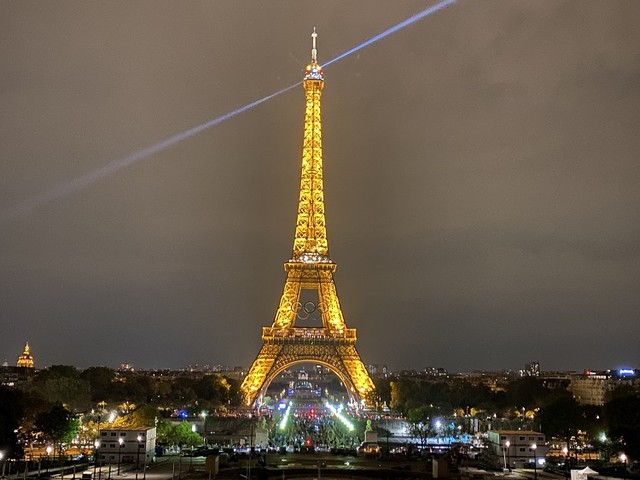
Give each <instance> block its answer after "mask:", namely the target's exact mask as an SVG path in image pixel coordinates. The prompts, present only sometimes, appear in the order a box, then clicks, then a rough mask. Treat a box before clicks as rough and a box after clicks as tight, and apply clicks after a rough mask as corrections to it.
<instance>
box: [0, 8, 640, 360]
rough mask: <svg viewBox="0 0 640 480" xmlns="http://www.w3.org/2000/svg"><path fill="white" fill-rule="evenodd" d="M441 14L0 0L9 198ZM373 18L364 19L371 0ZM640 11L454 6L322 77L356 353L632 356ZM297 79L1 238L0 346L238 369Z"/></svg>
mask: <svg viewBox="0 0 640 480" xmlns="http://www.w3.org/2000/svg"><path fill="white" fill-rule="evenodd" d="M436 3H437V2H430V3H429V4H428V5H424V4H416V3H414V2H400V3H397V4H394V5H393V6H389V5H387V3H385V2H368V3H366V4H365V3H364V2H353V3H349V4H348V5H343V4H341V3H339V2H334V3H328V4H324V5H322V6H316V5H315V4H313V3H299V2H292V3H289V2H283V3H281V4H277V5H270V6H269V7H268V8H267V7H265V6H264V5H262V4H260V3H259V2H249V3H247V4H245V5H246V6H248V7H250V8H239V7H237V6H235V5H232V4H224V3H217V2H210V3H193V4H189V5H178V4H175V5H174V4H166V5H162V6H161V7H156V4H155V3H151V2H142V1H136V2H132V3H128V4H126V5H125V4H113V3H107V2H99V3H94V4H85V3H82V2H65V3H64V4H59V5H55V6H42V5H38V4H35V3H13V4H11V3H10V4H5V5H3V7H2V9H3V10H4V11H5V14H3V15H2V20H1V22H2V24H1V25H2V31H3V33H4V36H5V41H4V42H0V58H2V60H3V64H4V65H6V66H7V68H6V70H7V71H6V73H5V75H4V76H3V78H2V79H0V86H1V88H0V98H2V100H3V105H4V108H3V113H2V114H0V122H1V123H0V132H2V133H0V136H2V141H1V142H0V158H2V159H3V161H2V162H1V167H0V168H1V169H2V170H1V175H0V210H1V211H2V212H5V211H8V210H10V209H12V208H13V207H14V206H15V205H19V204H21V202H25V201H28V200H29V199H30V198H33V197H35V196H37V195H39V194H40V193H41V192H43V191H47V190H49V189H51V188H56V187H58V186H64V185H67V184H68V183H69V182H71V181H72V180H73V179H76V178H78V177H80V176H82V175H86V174H87V173H89V172H92V171H97V170H99V169H101V168H103V167H104V166H105V165H107V164H109V162H111V161H113V160H114V159H117V158H124V157H125V156H127V155H130V154H131V153H132V152H136V151H139V150H140V149H143V148H145V147H148V146H150V145H154V144H156V142H158V141H160V140H162V139H164V138H168V137H170V136H172V135H176V134H177V133H179V132H182V131H186V130H187V129H190V128H193V127H195V126H197V125H199V124H202V122H206V121H207V120H209V119H211V118H215V117H218V116H221V115H225V114H226V113H228V112H232V111H234V110H236V109H238V108H240V107H242V106H243V105H247V104H249V103H250V102H254V101H255V100H257V99H260V98H264V97H266V96H268V95H271V94H273V93H275V92H279V91H280V90H282V89H286V88H287V87H289V86H290V85H293V84H295V83H296V82H299V81H300V80H301V78H302V69H303V67H304V65H305V64H306V63H307V62H308V58H309V47H310V37H309V35H310V33H311V31H312V29H313V27H314V26H315V27H316V28H317V31H318V34H319V40H318V60H319V63H320V64H323V62H326V61H328V60H330V59H332V58H336V57H337V56H339V55H340V54H341V53H342V52H346V51H348V50H349V49H350V48H353V47H354V46H356V45H359V44H361V43H362V42H363V41H366V40H367V39H369V38H372V37H373V36H374V35H376V34H379V33H380V32H382V31H384V30H385V29H387V28H389V27H391V26H393V25H396V24H398V23H399V22H402V21H403V20H405V19H407V18H410V17H411V16H412V15H415V14H416V13H418V12H420V11H421V9H424V8H427V7H428V6H429V5H435V4H436ZM365 5H366V6H367V8H365ZM639 17H640V6H638V5H635V4H633V3H631V2H621V3H617V4H616V5H615V8H614V7H613V6H611V4H602V3H600V2H595V1H588V2H582V3H580V4H579V5H577V4H575V3H572V2H551V1H549V2H536V3H534V4H512V3H510V2H506V1H495V2H490V3H486V4H479V3H474V2H466V1H464V0H460V1H458V2H454V3H452V4H451V5H449V6H448V7H447V8H445V9H443V10H441V11H438V12H436V13H434V14H433V15H430V16H428V17H426V18H423V19H421V20H419V21H417V22H415V23H413V24H411V25H408V26H406V27H405V28H403V29H401V30H399V31H397V32H395V33H393V34H392V35H389V36H388V37H386V38H384V39H381V40H379V41H377V42H375V43H372V44H370V45H368V46H367V47H366V48H363V49H362V50H361V51H359V52H357V53H355V54H353V55H351V56H348V57H345V58H343V59H342V60H340V61H337V62H335V63H334V64H331V65H329V66H327V68H326V69H325V80H326V87H325V91H324V93H323V149H324V168H325V194H326V208H327V213H326V216H327V232H328V238H329V244H330V247H331V257H332V259H333V260H334V261H336V263H337V264H338V266H339V268H338V270H337V272H336V277H335V278H336V285H337V289H338V291H339V294H340V299H341V304H342V308H343V311H344V314H345V320H346V321H347V323H348V324H349V325H350V326H353V327H354V328H357V330H358V350H359V352H360V354H361V356H362V360H363V361H364V363H365V364H387V365H389V366H390V368H393V369H394V370H399V369H402V368H411V367H412V366H414V367H415V368H422V367H424V366H427V365H433V366H442V367H444V368H446V369H447V370H451V371H467V370H472V369H478V370H496V369H502V368H506V369H519V368H521V367H522V366H523V365H524V364H525V363H528V362H531V361H533V360H536V361H539V362H540V363H541V366H542V368H543V369H544V370H581V369H585V368H593V369H606V368H612V369H615V368H618V367H630V368H638V366H640V362H639V359H638V349H637V346H636V340H635V339H636V338H637V337H638V334H640V322H639V321H638V320H639V318H638V312H639V311H640V300H639V298H640V296H639V295H638V285H640V268H638V267H640V222H639V220H638V215H637V205H639V204H640V189H638V188H637V186H638V185H639V184H640V170H639V168H638V161H637V152H638V151H640V149H639V148H638V147H640V138H639V137H638V135H637V133H636V132H637V126H638V125H639V124H640V91H638V89H637V87H636V85H637V84H638V81H639V80H640V38H639V37H640V32H638V31H637V29H636V28H635V24H636V22H635V21H634V19H637V18H639ZM303 108H304V92H303V89H302V87H301V86H298V87H296V88H293V89H291V90H289V91H286V92H284V93H282V94H280V95H278V96H276V97H273V98H271V99H270V100H268V101H265V102H264V103H261V104H260V105H257V106H256V107H255V108H252V109H250V110H247V111H244V112H243V113H242V114H240V115H237V116H235V117H233V118H231V119H229V120H226V121H224V122H221V123H219V124H217V125H215V126H213V127H212V128H210V129H208V130H206V131H203V132H201V133H199V134H198V135H197V136H194V137H192V138H188V139H185V140H184V141H181V142H179V143H177V144H175V145H173V146H171V147H170V148H167V149H164V150H161V151H158V152H157V153H155V154H154V155H151V156H150V157H149V158H145V159H144V160H142V161H140V162H138V163H135V164H132V165H130V166H129V167H128V168H125V169H122V170H120V171H117V172H114V173H113V174H112V175H107V176H105V177H104V178H101V179H100V180H98V181H97V182H95V183H94V184H92V185H90V186H89V187H88V188H86V189H83V190H81V191H78V192H74V193H72V194H71V195H68V196H64V197H60V198H58V199H56V200H53V201H51V202H49V203H46V204H44V205H41V206H39V207H38V208H36V209H33V210H32V211H28V212H24V213H22V214H20V215H18V216H16V217H12V218H11V219H9V220H7V221H3V223H2V225H1V229H0V271H1V272H2V273H1V274H0V323H1V325H2V336H1V338H0V355H3V356H4V357H6V358H7V360H8V361H9V362H10V363H12V362H13V359H14V358H17V356H18V355H19V354H20V352H21V351H22V347H23V345H24V342H25V341H29V344H30V345H31V347H32V352H33V355H34V358H35V362H36V366H37V367H38V368H40V367H42V366H43V365H52V364H72V365H77V366H80V367H88V366H94V365H111V366H116V365H118V364H120V363H121V362H122V361H128V362H130V363H132V364H134V365H138V366H139V367H140V368H167V367H177V366H181V365H186V364H187V363H198V364H201V365H202V364H207V363H208V364H214V363H224V364H230V365H242V366H248V365H250V363H251V360H252V358H253V356H254V355H255V352H256V351H257V350H258V348H259V345H260V332H261V330H260V329H261V327H262V326H264V325H268V324H271V322H272V321H273V317H274V312H275V310H276V307H277V301H278V298H279V297H280V294H281V292H282V283H283V280H284V278H285V273H284V271H283V269H282V264H283V262H285V261H286V260H288V258H289V255H290V253H291V245H292V240H293V233H294V227H295V213H296V210H295V209H296V202H297V191H298V187H299V183H298V182H299V173H300V154H301V140H302V126H303V113H304V111H303Z"/></svg>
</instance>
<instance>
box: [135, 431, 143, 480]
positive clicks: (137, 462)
mask: <svg viewBox="0 0 640 480" xmlns="http://www.w3.org/2000/svg"><path fill="white" fill-rule="evenodd" d="M136 440H138V453H137V455H136V480H138V470H140V448H142V435H138V438H137V439H136Z"/></svg>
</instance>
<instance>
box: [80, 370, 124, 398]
mask: <svg viewBox="0 0 640 480" xmlns="http://www.w3.org/2000/svg"><path fill="white" fill-rule="evenodd" d="M115 378H116V372H115V371H114V370H112V369H111V368H107V367H89V368H87V369H86V370H84V371H82V373H81V374H80V379H82V380H85V381H87V382H89V385H90V386H91V400H93V401H94V402H100V401H106V400H110V399H112V398H114V390H115V389H114V385H113V382H114V380H115Z"/></svg>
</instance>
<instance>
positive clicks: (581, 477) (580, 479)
mask: <svg viewBox="0 0 640 480" xmlns="http://www.w3.org/2000/svg"><path fill="white" fill-rule="evenodd" d="M589 475H598V472H596V471H595V470H593V469H591V468H589V467H587V468H583V469H582V470H571V480H588V478H589Z"/></svg>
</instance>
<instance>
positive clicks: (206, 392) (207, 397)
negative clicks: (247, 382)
mask: <svg viewBox="0 0 640 480" xmlns="http://www.w3.org/2000/svg"><path fill="white" fill-rule="evenodd" d="M193 390H194V391H195V393H196V395H197V397H198V399H199V400H202V401H205V402H208V403H210V404H211V405H212V406H216V405H226V404H227V402H228V401H229V392H230V390H231V385H230V384H229V382H228V381H227V379H226V378H224V377H223V376H222V375H219V374H217V373H214V374H212V375H205V376H204V377H202V378H201V379H200V380H198V381H197V382H195V383H194V385H193Z"/></svg>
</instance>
